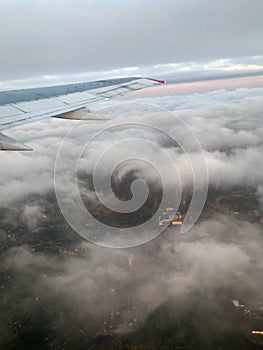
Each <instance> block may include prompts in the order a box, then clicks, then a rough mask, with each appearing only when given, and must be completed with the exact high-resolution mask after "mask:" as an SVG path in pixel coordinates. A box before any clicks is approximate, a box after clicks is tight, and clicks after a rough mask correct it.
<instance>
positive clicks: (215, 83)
mask: <svg viewBox="0 0 263 350" xmlns="http://www.w3.org/2000/svg"><path fill="white" fill-rule="evenodd" d="M242 87H247V88H252V87H263V75H260V76H256V77H240V78H228V79H215V80H206V81H195V82H189V83H175V84H167V85H158V86H153V87H150V88H147V89H144V90H142V91H135V92H133V93H130V94H129V96H127V97H125V99H126V98H127V99H132V98H140V97H154V96H165V95H174V94H179V95H181V94H183V95H185V94H192V93H202V92H207V91H213V90H218V89H228V90H232V89H236V88H242Z"/></svg>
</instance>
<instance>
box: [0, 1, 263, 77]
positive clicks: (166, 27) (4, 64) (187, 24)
mask: <svg viewBox="0 0 263 350" xmlns="http://www.w3.org/2000/svg"><path fill="white" fill-rule="evenodd" d="M262 13H263V1H262V0H213V1H212V0H199V1H197V0H184V1H181V0H148V1H147V0H133V1H124V0H86V1H85V0H75V1H71V0H57V1H51V0H1V1H0V23H1V31H0V45H1V46H0V47H1V55H0V80H1V79H2V80H5V79H13V78H23V77H26V76H34V75H41V74H65V73H66V74H69V73H77V72H87V71H93V70H96V71H98V70H110V69H114V68H120V67H129V66H144V65H151V64H159V63H169V62H187V61H198V60H214V59H218V58H225V57H228V58H231V57H243V56H244V57H245V56H253V55H260V54H262V52H263V40H262V38H263V21H262Z"/></svg>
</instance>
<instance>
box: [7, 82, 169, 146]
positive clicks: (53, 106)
mask: <svg viewBox="0 0 263 350" xmlns="http://www.w3.org/2000/svg"><path fill="white" fill-rule="evenodd" d="M162 83H165V81H163V80H157V79H151V78H138V77H131V78H120V79H111V80H99V81H93V82H87V83H78V84H69V85H58V86H51V87H40V88H34V89H23V90H12V91H0V131H2V130H5V129H9V128H13V127H15V126H18V125H21V124H26V123H31V122H34V121H37V120H41V119H45V118H50V117H61V118H65V119H73V120H76V119H87V120H94V119H95V118H94V117H93V116H92V113H91V112H92V111H91V110H90V109H89V108H88V106H89V105H92V103H94V102H98V101H102V100H105V99H111V98H113V97H115V96H122V95H124V94H126V93H127V92H130V91H135V90H141V89H144V88H146V87H150V86H153V85H156V84H162ZM0 150H31V148H30V147H28V146H26V145H24V144H22V143H19V142H18V141H16V140H14V139H12V138H10V137H8V136H6V135H3V134H2V133H0Z"/></svg>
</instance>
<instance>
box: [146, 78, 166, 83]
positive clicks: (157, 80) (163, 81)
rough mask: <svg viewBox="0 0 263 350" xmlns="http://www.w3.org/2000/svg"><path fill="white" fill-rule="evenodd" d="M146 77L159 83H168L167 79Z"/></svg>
mask: <svg viewBox="0 0 263 350" xmlns="http://www.w3.org/2000/svg"><path fill="white" fill-rule="evenodd" d="M146 79H147V80H151V81H154V82H156V83H159V84H166V81H165V80H162V79H154V78H146Z"/></svg>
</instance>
